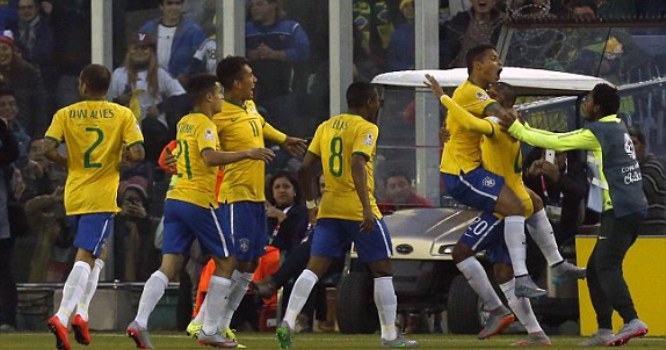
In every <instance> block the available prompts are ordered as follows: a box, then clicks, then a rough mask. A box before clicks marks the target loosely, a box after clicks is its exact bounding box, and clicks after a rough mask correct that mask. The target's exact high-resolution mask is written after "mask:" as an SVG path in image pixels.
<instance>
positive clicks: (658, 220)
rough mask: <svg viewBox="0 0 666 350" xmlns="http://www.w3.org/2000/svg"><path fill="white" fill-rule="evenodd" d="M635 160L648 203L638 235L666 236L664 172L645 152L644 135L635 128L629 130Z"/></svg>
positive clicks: (659, 163) (662, 167) (659, 164)
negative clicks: (636, 159)
mask: <svg viewBox="0 0 666 350" xmlns="http://www.w3.org/2000/svg"><path fill="white" fill-rule="evenodd" d="M629 135H630V136H631V141H632V142H633V143H634V150H635V151H636V158H638V164H639V165H640V167H641V174H642V176H643V191H644V192H645V198H646V199H647V202H648V211H647V217H646V218H645V221H644V222H643V227H642V228H641V230H640V231H639V233H638V234H640V235H666V170H664V165H663V164H662V163H661V162H660V161H659V160H658V159H657V157H655V155H654V154H652V153H648V152H647V147H646V146H647V145H646V144H645V135H643V132H642V131H641V130H640V128H638V127H636V126H632V127H631V128H629Z"/></svg>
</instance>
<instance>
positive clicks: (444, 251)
mask: <svg viewBox="0 0 666 350" xmlns="http://www.w3.org/2000/svg"><path fill="white" fill-rule="evenodd" d="M453 247H454V246H453V245H443V246H440V247H439V250H438V251H437V253H439V254H441V255H451V254H453Z"/></svg>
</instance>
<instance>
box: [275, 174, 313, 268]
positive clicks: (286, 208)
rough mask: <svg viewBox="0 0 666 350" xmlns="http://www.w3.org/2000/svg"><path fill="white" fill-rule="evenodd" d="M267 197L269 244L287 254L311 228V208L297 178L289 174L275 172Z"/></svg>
mask: <svg viewBox="0 0 666 350" xmlns="http://www.w3.org/2000/svg"><path fill="white" fill-rule="evenodd" d="M266 198H267V199H268V201H267V202H266V215H267V216H268V235H269V237H270V243H269V244H270V245H272V246H274V247H276V248H278V249H280V252H281V253H282V254H283V255H286V254H288V252H289V251H290V250H291V249H292V247H295V246H297V245H298V244H299V243H300V242H301V241H302V240H303V238H304V237H305V233H306V231H307V229H308V210H307V209H306V208H305V205H304V204H303V198H302V194H301V190H300V186H299V184H298V181H297V180H296V178H295V177H294V176H293V175H291V174H290V173H287V172H278V173H276V174H275V175H273V176H272V177H271V179H270V181H269V182H268V193H267V196H266Z"/></svg>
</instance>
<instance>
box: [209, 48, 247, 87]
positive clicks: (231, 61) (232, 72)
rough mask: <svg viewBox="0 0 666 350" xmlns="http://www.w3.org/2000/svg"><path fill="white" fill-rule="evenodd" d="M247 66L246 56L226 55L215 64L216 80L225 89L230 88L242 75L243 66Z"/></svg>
mask: <svg viewBox="0 0 666 350" xmlns="http://www.w3.org/2000/svg"><path fill="white" fill-rule="evenodd" d="M246 65H247V66H249V65H250V63H249V61H248V60H247V58H245V57H243V56H227V57H225V58H224V59H223V60H222V61H220V63H218V64H217V69H216V70H215V74H217V80H218V81H219V82H220V84H222V86H223V87H224V89H225V90H229V89H231V87H232V86H233V84H234V81H236V80H240V79H241V78H242V77H243V76H242V74H243V66H246Z"/></svg>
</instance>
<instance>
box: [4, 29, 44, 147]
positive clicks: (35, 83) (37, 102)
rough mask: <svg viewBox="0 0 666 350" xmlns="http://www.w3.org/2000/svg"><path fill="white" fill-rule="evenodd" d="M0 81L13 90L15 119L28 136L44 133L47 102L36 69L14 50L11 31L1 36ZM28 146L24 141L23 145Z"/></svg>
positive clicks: (42, 84)
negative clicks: (15, 107) (16, 109)
mask: <svg viewBox="0 0 666 350" xmlns="http://www.w3.org/2000/svg"><path fill="white" fill-rule="evenodd" d="M0 82H1V83H2V84H4V87H5V88H10V89H12V90H13V91H14V97H15V99H16V106H17V107H18V115H17V118H18V121H19V122H20V123H21V125H22V126H24V127H25V128H26V132H27V134H28V135H29V136H30V137H37V136H41V135H43V133H44V132H45V131H46V126H47V124H48V122H49V120H50V119H49V118H48V115H47V107H48V106H47V104H48V101H49V98H48V95H47V94H46V90H45V89H44V83H43V82H42V78H41V76H40V75H39V70H37V69H36V68H35V67H33V66H32V65H31V64H30V63H28V62H26V61H25V60H23V59H22V58H21V56H19V55H18V53H17V52H16V47H15V46H14V39H13V38H12V37H11V32H10V31H5V32H4V33H3V34H2V35H0ZM26 147H27V144H26Z"/></svg>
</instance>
